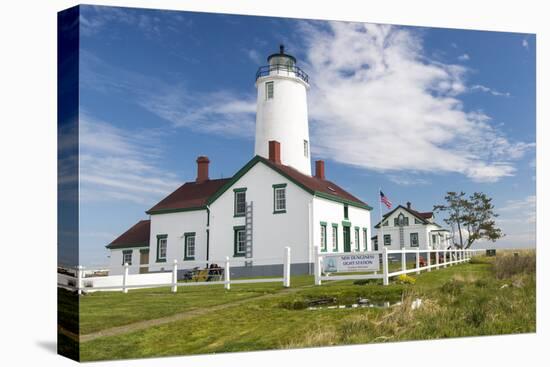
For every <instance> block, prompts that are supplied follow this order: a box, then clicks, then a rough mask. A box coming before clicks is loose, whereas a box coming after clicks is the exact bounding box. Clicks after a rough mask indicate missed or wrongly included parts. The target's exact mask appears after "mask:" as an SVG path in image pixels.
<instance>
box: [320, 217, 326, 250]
mask: <svg viewBox="0 0 550 367" xmlns="http://www.w3.org/2000/svg"><path fill="white" fill-rule="evenodd" d="M321 251H322V252H326V251H327V225H326V224H324V223H321Z"/></svg>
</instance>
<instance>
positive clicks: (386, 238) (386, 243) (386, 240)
mask: <svg viewBox="0 0 550 367" xmlns="http://www.w3.org/2000/svg"><path fill="white" fill-rule="evenodd" d="M384 246H391V234H385V235H384Z"/></svg>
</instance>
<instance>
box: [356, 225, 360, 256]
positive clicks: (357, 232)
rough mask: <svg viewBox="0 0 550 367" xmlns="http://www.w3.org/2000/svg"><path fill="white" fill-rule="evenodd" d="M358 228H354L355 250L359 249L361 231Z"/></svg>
mask: <svg viewBox="0 0 550 367" xmlns="http://www.w3.org/2000/svg"><path fill="white" fill-rule="evenodd" d="M359 231H360V228H359V227H357V228H355V241H356V242H355V250H356V251H361V233H360V232H359Z"/></svg>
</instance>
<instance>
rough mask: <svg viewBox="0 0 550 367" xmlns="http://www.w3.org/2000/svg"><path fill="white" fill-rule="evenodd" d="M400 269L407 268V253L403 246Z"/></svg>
mask: <svg viewBox="0 0 550 367" xmlns="http://www.w3.org/2000/svg"><path fill="white" fill-rule="evenodd" d="M401 270H403V271H405V270H407V253H406V252H405V249H404V248H402V249H401Z"/></svg>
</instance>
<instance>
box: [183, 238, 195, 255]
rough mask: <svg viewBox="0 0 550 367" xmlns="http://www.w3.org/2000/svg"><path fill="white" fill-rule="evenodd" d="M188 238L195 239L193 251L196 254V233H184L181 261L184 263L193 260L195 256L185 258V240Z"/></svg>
mask: <svg viewBox="0 0 550 367" xmlns="http://www.w3.org/2000/svg"><path fill="white" fill-rule="evenodd" d="M189 237H194V239H195V244H194V246H195V248H194V249H193V251H194V252H195V253H196V251H197V236H196V232H185V233H184V234H183V260H184V261H189V260H195V255H193V256H187V239H188V238H189Z"/></svg>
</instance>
